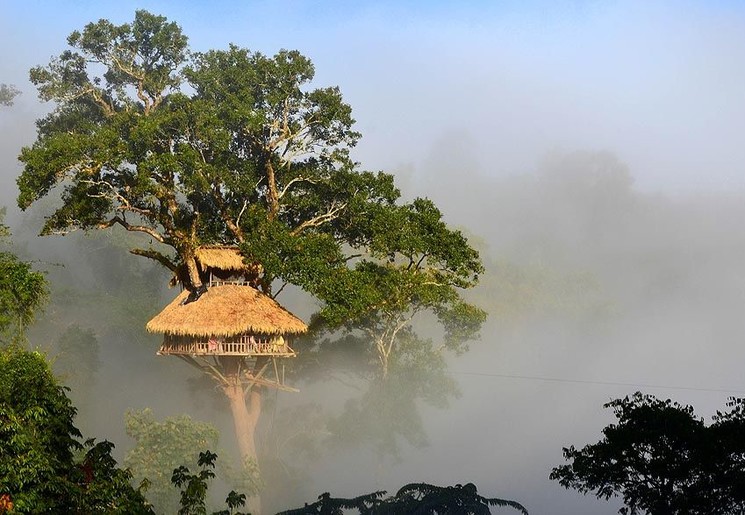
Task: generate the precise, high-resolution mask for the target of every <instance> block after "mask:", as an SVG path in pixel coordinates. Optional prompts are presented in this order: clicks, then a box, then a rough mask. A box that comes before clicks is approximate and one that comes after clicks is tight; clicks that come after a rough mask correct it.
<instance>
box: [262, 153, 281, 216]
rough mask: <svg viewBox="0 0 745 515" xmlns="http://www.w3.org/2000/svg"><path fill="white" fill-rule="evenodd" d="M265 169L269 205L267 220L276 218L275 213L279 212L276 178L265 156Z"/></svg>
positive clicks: (272, 167) (270, 163)
mask: <svg viewBox="0 0 745 515" xmlns="http://www.w3.org/2000/svg"><path fill="white" fill-rule="evenodd" d="M265 171H266V183H267V191H266V201H267V204H268V207H269V213H268V214H267V218H268V219H269V221H273V220H275V219H276V218H277V213H279V192H278V191H277V178H276V176H275V173H274V166H272V162H271V161H270V160H269V158H267V162H266V166H265Z"/></svg>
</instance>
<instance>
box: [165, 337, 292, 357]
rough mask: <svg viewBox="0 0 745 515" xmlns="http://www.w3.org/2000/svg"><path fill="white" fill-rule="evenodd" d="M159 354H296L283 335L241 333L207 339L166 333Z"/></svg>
mask: <svg viewBox="0 0 745 515" xmlns="http://www.w3.org/2000/svg"><path fill="white" fill-rule="evenodd" d="M158 354H189V355H216V356H294V355H295V351H294V350H292V348H291V347H290V346H289V345H288V343H287V340H285V339H284V338H283V337H281V336H272V337H269V336H256V335H246V334H244V335H240V336H236V337H232V338H230V339H226V340H220V339H218V338H210V339H208V340H207V341H204V340H197V339H194V338H189V337H186V336H173V335H166V337H165V338H164V340H163V345H161V346H160V350H158Z"/></svg>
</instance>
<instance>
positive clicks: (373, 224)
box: [18, 11, 484, 458]
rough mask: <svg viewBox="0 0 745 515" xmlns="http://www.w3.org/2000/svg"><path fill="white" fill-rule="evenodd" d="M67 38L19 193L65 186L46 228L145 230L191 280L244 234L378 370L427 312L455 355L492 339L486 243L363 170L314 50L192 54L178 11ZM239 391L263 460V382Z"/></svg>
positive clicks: (137, 250) (160, 255)
mask: <svg viewBox="0 0 745 515" xmlns="http://www.w3.org/2000/svg"><path fill="white" fill-rule="evenodd" d="M68 44H69V45H70V49H69V50H66V51H64V52H63V53H61V54H60V55H59V57H57V58H55V59H53V60H52V61H51V62H50V63H49V65H47V66H40V67H36V68H34V69H32V70H31V80H32V82H33V83H34V84H35V85H36V86H37V87H38V90H39V94H40V97H41V98H42V99H43V100H46V101H53V102H54V104H55V109H54V110H53V111H52V112H51V113H50V114H49V115H48V116H47V117H45V118H43V119H41V120H39V122H38V138H37V141H36V142H35V143H34V144H33V146H31V147H27V148H24V149H23V150H22V153H21V156H20V159H21V161H22V162H23V163H24V170H23V173H22V174H21V176H20V177H19V179H18V186H19V189H20V195H19V197H18V203H19V205H20V207H22V208H24V209H25V208H27V207H29V206H30V205H31V204H33V203H34V202H36V201H37V200H39V199H41V198H43V197H45V196H48V195H53V196H58V197H59V204H58V207H57V209H56V210H55V211H54V212H53V213H51V214H50V216H49V217H48V218H47V221H46V223H45V225H44V227H43V229H42V233H43V234H64V233H67V232H69V231H71V230H76V229H83V230H88V229H107V228H111V227H114V226H120V227H122V228H124V229H126V230H127V231H131V232H134V233H141V234H142V236H143V238H142V245H139V246H135V247H133V248H132V249H131V252H133V253H134V254H137V255H141V256H145V257H147V258H150V259H154V260H156V261H158V262H159V263H161V264H162V265H164V266H165V267H167V268H168V269H170V270H171V271H172V272H173V273H174V274H177V275H179V277H180V279H181V280H182V282H183V284H184V285H185V286H186V287H187V288H188V289H190V290H194V291H199V290H201V289H203V287H204V286H203V285H202V284H201V281H200V277H199V273H198V265H197V262H196V260H195V257H194V256H195V251H196V249H197V248H198V247H199V246H201V245H204V244H215V243H219V244H235V245H239V246H240V247H241V249H242V251H243V253H244V255H245V256H246V258H247V259H248V260H249V261H251V262H253V263H258V264H260V265H261V270H262V275H261V278H260V288H261V289H262V290H263V292H264V293H266V294H268V295H272V296H276V295H277V294H278V293H279V292H281V291H282V289H283V288H284V285H285V284H294V285H296V286H298V287H300V288H301V289H303V290H305V291H307V292H309V293H310V294H312V295H314V296H315V297H317V298H318V299H319V300H320V301H321V305H322V309H321V311H320V316H319V320H320V321H322V322H323V325H324V326H325V327H327V328H331V329H332V330H333V329H342V330H344V331H348V332H349V331H358V332H359V331H361V332H363V333H364V334H366V335H367V336H368V338H369V339H368V342H369V345H370V346H371V348H372V349H373V352H374V353H375V355H376V356H377V360H378V363H379V368H378V375H379V377H380V379H381V380H385V378H386V377H387V375H388V374H389V369H390V366H391V365H390V364H391V361H392V357H393V356H395V355H396V353H397V349H398V347H399V345H398V342H399V341H400V339H399V336H400V335H402V334H404V333H405V332H406V331H407V330H408V328H409V327H410V322H411V320H412V318H413V316H414V315H416V314H418V313H422V312H430V313H433V314H434V316H435V317H436V318H437V319H438V320H439V321H440V322H441V323H442V325H443V327H444V335H445V336H444V338H445V340H444V341H445V344H446V346H448V347H450V348H453V349H455V350H461V349H462V346H463V344H462V342H463V341H464V339H468V338H472V337H474V336H475V335H476V334H477V332H478V329H479V327H480V325H481V322H482V321H483V319H484V313H483V312H482V311H481V310H479V309H478V308H475V307H473V306H471V305H470V304H468V303H467V302H465V301H464V300H463V299H462V297H461V293H460V290H462V289H464V288H468V287H470V286H473V285H474V284H475V282H476V280H477V278H478V275H479V273H480V272H481V270H482V268H481V264H480V261H479V257H478V254H477V252H476V251H474V250H473V249H472V248H471V247H470V245H469V244H468V241H467V240H466V238H465V237H464V236H463V235H462V234H461V233H460V232H459V231H455V230H452V229H450V228H448V227H447V225H446V224H445V223H444V222H443V220H442V214H441V213H440V211H439V210H438V209H437V208H436V207H435V206H434V205H433V204H432V203H431V202H430V201H429V200H426V199H416V200H414V201H413V202H411V203H402V202H400V193H399V191H398V190H397V189H396V187H395V185H394V183H393V178H392V176H391V175H389V174H385V173H381V172H376V173H373V172H368V171H363V170H360V168H359V165H358V164H357V163H355V162H354V161H353V160H352V159H351V157H350V149H351V148H352V147H353V146H354V145H355V144H356V142H357V140H358V139H359V137H360V135H359V134H358V133H357V132H356V131H355V130H354V129H353V124H354V120H353V118H352V114H351V108H350V106H349V105H348V104H346V103H345V102H344V101H343V99H342V96H341V93H340V92H339V89H338V88H335V87H326V88H313V87H311V85H310V83H311V81H312V79H313V76H314V68H313V65H312V63H311V62H310V60H309V59H307V58H306V57H304V56H302V55H301V54H300V53H299V52H297V51H286V50H282V51H280V52H278V53H277V54H276V55H274V56H272V57H269V56H265V55H263V54H261V53H258V52H252V51H249V50H247V49H243V48H239V47H237V46H230V47H229V48H228V49H226V50H213V51H209V52H205V53H190V52H189V51H188V47H187V39H186V37H185V36H184V35H183V34H182V32H181V29H180V28H179V27H178V26H177V25H176V24H175V23H171V22H168V21H167V20H166V19H165V18H163V17H160V16H155V15H152V14H150V13H148V12H146V11H137V12H136V14H135V19H134V21H133V22H131V23H126V24H123V25H115V24H113V23H111V22H109V21H107V20H100V21H98V22H96V23H91V24H88V25H87V26H86V27H85V28H84V29H83V30H82V31H75V32H73V33H72V34H71V35H70V37H69V38H68ZM433 345H434V344H433ZM262 365H263V363H261V362H260V361H258V362H257V365H256V366H262ZM228 368H230V366H228ZM233 368H237V367H233ZM226 372H229V370H226ZM224 386H225V388H224V391H225V393H226V394H227V395H228V396H229V397H230V398H231V408H232V409H233V415H234V417H235V418H236V422H237V424H236V427H241V428H243V429H241V431H239V432H238V438H239V443H240V448H241V449H242V452H243V454H244V457H248V458H253V457H254V456H253V452H254V451H253V449H254V448H255V444H254V441H253V433H254V428H255V425H256V421H257V420H258V416H259V414H260V411H261V396H262V388H261V387H259V386H250V387H247V388H231V387H229V386H230V385H227V384H226V385H224Z"/></svg>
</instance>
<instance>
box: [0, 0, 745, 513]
mask: <svg viewBox="0 0 745 515" xmlns="http://www.w3.org/2000/svg"><path fill="white" fill-rule="evenodd" d="M237 4H238V3H233V2H227V1H225V2H215V3H212V4H210V7H205V6H202V5H200V4H199V3H196V2H195V3H193V4H192V3H185V4H182V3H177V2H145V3H144V4H137V5H134V4H131V3H130V2H117V3H95V4H93V3H92V4H90V5H88V4H87V3H81V4H77V5H76V6H74V7H73V6H69V7H65V8H62V7H59V6H57V5H52V4H51V3H50V4H43V3H36V4H30V5H27V4H26V3H25V2H6V3H4V4H3V5H2V7H0V8H1V9H2V11H3V16H2V18H1V19H0V46H1V47H2V49H3V50H2V52H3V55H2V59H0V82H2V83H10V84H15V85H16V86H17V87H18V88H19V89H20V90H21V91H22V94H21V95H20V96H19V97H18V98H17V100H16V104H15V105H14V106H13V107H11V108H2V110H0V130H2V134H3V138H2V139H0V206H7V208H8V214H7V217H6V223H9V225H10V226H11V229H12V231H13V235H14V242H15V244H16V251H17V252H18V253H19V254H20V255H21V256H22V257H23V258H24V259H29V260H34V261H35V262H36V266H37V267H38V268H40V269H43V270H45V271H46V272H47V274H48V278H49V281H50V289H51V292H52V300H51V301H50V303H49V305H48V307H47V310H46V312H45V313H44V314H43V315H42V316H41V317H40V322H39V323H38V324H37V325H36V326H35V327H34V328H32V331H31V332H30V334H29V340H30V341H31V342H32V343H33V344H35V345H38V346H39V347H41V348H42V349H48V350H49V352H50V354H51V355H53V356H54V355H55V353H56V352H57V351H58V348H57V344H58V341H57V338H58V336H59V334H60V333H61V332H62V331H63V330H64V329H65V328H66V327H67V326H69V325H70V324H74V323H77V324H79V325H80V326H81V327H85V328H90V329H92V330H93V331H94V332H95V334H96V336H97V339H98V342H99V344H100V347H101V348H100V362H101V365H100V368H99V369H98V371H97V373H96V374H95V376H93V378H83V379H82V383H78V388H77V390H76V389H75V387H76V384H75V383H74V381H75V380H78V381H81V378H77V379H76V378H74V377H72V376H71V377H70V380H71V382H73V383H72V384H73V391H72V398H73V399H74V400H75V401H76V403H77V404H78V405H79V408H80V413H79V421H78V422H79V424H80V426H81V428H82V429H83V432H84V433H85V434H91V435H96V436H97V437H99V438H108V439H110V440H112V441H113V442H115V443H116V444H117V449H116V454H117V457H119V458H121V457H122V456H124V454H125V453H126V452H127V450H128V446H131V440H129V439H128V437H127V436H126V434H125V432H124V413H125V412H126V411H127V410H130V409H142V408H145V407H150V408H152V409H153V410H154V412H155V415H156V416H157V417H158V418H163V417H166V416H171V415H178V414H182V413H188V414H190V415H191V416H192V417H194V418H195V419H199V420H203V421H210V422H212V423H215V424H216V425H217V426H218V427H219V428H220V429H221V431H222V432H223V433H224V435H223V436H222V437H221V445H222V446H224V447H225V448H226V449H229V448H230V445H232V443H231V442H232V435H231V434H230V427H229V424H230V420H229V414H228V412H227V411H226V409H225V408H224V407H221V405H220V402H219V400H216V397H214V396H211V395H210V394H209V391H208V392H207V393H204V392H203V391H202V392H200V390H199V389H198V388H195V383H194V381H189V380H188V379H189V378H190V377H191V378H194V377H195V375H194V373H193V372H192V371H191V370H189V369H188V367H186V366H185V365H184V364H183V363H181V362H180V361H179V360H175V359H173V358H166V357H156V356H155V355H154V354H155V350H156V349H157V346H158V344H159V338H158V337H157V336H153V335H148V334H146V333H145V330H144V324H145V322H146V321H147V320H148V319H149V318H150V317H151V316H152V315H153V314H155V313H156V312H157V311H159V310H160V309H161V308H162V306H163V305H164V304H165V303H166V302H168V301H170V300H171V299H172V297H173V296H174V295H175V291H174V290H169V289H167V288H166V283H167V280H168V274H166V273H165V272H164V271H163V270H161V269H159V268H156V267H155V266H153V265H152V264H151V263H149V262H147V261H146V260H143V259H140V258H137V257H134V256H130V255H129V254H127V252H126V248H127V247H126V244H125V243H123V241H124V240H126V239H127V238H132V237H134V236H131V235H124V234H122V233H121V232H116V231H114V232H113V233H111V234H91V235H83V234H73V235H69V236H66V237H64V238H62V237H46V238H38V237H37V236H36V234H37V233H38V230H39V228H40V226H41V220H42V218H43V216H44V206H43V205H42V206H36V207H34V208H33V209H31V210H29V211H28V212H25V213H20V212H19V211H18V209H17V208H16V207H15V198H16V195H17V190H16V188H15V178H16V177H17V176H18V174H19V173H20V171H21V167H20V164H19V163H18V162H17V160H16V157H17V155H18V153H19V150H20V148H21V147H22V146H23V145H29V144H31V143H32V142H33V141H34V137H35V133H34V121H35V120H36V119H37V118H38V117H40V116H41V115H42V114H43V113H44V112H45V109H47V107H45V106H43V105H41V104H40V103H39V102H38V101H37V99H36V95H35V92H34V90H33V87H32V86H31V85H30V84H29V82H28V78H27V73H28V69H29V68H31V67H32V66H35V65H37V64H45V63H46V62H48V60H49V57H50V56H51V55H53V54H58V53H59V52H60V51H61V50H62V49H63V48H64V41H65V38H66V36H67V34H69V33H70V32H71V31H72V30H75V29H78V28H80V27H82V26H83V25H84V24H85V23H88V22H89V21H93V20H97V19H98V18H109V19H111V20H112V21H115V22H117V23H123V22H125V21H129V20H131V18H132V13H133V12H134V10H135V8H145V9H148V10H150V11H151V12H153V13H157V14H162V15H165V16H167V17H168V18H169V19H170V20H173V21H176V22H177V23H179V24H180V25H181V26H182V27H183V28H184V32H185V33H186V34H187V35H189V36H190V38H191V39H190V41H191V45H192V47H194V48H195V49H198V50H206V49H211V48H224V47H226V46H227V44H228V43H229V42H235V43H237V44H240V45H243V46H247V47H249V48H252V49H257V50H261V51H263V52H265V53H268V54H273V53H274V52H275V51H276V50H278V49H279V48H293V49H295V48H296V49H298V50H300V51H301V52H302V53H303V54H305V55H307V56H308V57H310V58H311V59H312V60H313V62H314V64H315V66H316V71H317V75H316V80H315V81H314V84H315V85H339V86H340V88H341V91H342V93H343V94H344V98H345V100H346V101H347V102H349V103H350V104H351V105H352V108H353V110H354V116H355V118H356V119H357V121H358V123H357V129H358V130H359V131H360V132H361V133H362V134H363V137H362V140H361V142H360V144H359V145H358V147H357V148H356V149H355V151H354V157H355V159H356V160H358V161H360V162H361V163H362V166H363V168H365V169H371V170H377V169H383V170H385V171H388V172H390V173H393V174H394V175H395V176H396V179H397V181H398V185H399V186H400V187H401V188H402V190H403V193H404V196H405V197H406V198H413V197H415V196H428V197H430V198H432V199H433V200H434V201H435V202H436V203H437V205H438V206H439V207H440V208H441V209H442V211H443V212H444V213H445V217H446V219H447V221H448V222H449V223H451V224H453V225H454V226H456V227H459V228H460V229H462V230H463V231H464V232H465V233H467V234H468V235H469V237H470V238H471V241H472V243H473V245H474V246H476V247H477V248H478V249H479V250H480V252H481V253H482V258H483V260H484V264H485V266H486V269H487V271H486V273H485V274H484V275H483V277H482V279H481V283H480V285H479V286H478V287H477V288H476V289H474V290H473V291H471V292H468V295H469V298H470V299H471V300H473V301H474V302H476V303H477V304H478V305H479V306H481V307H482V308H483V309H485V310H486V311H487V312H488V313H489V318H488V321H487V323H486V325H485V326H484V328H483V330H482V331H481V334H482V337H481V340H480V341H478V342H473V343H472V344H471V345H470V350H469V351H468V352H467V353H465V354H463V355H461V356H449V357H448V362H449V366H450V373H451V374H452V377H453V378H454V379H455V380H456V381H457V384H458V389H459V391H460V395H459V396H458V397H457V398H453V399H452V400H451V401H450V403H449V406H447V407H437V406H432V405H429V404H426V403H423V404H421V405H420V409H421V415H422V422H423V423H422V428H423V429H424V435H426V445H425V442H424V441H421V442H420V443H421V444H422V445H421V446H417V445H411V444H409V443H406V442H402V443H401V447H400V454H399V455H398V456H397V457H386V458H385V459H383V460H380V459H377V458H376V457H374V456H372V454H373V453H372V451H371V450H370V448H369V447H368V446H365V445H361V446H355V445H351V446H342V444H341V443H339V444H338V445H339V446H338V447H330V448H326V447H321V448H319V454H317V455H310V456H307V455H305V454H302V453H297V454H296V455H288V456H284V458H285V459H286V460H287V464H288V466H297V467H299V469H300V470H301V471H302V478H303V481H302V482H301V483H299V484H298V485H297V488H296V489H295V490H294V491H293V493H292V495H291V497H290V498H287V499H286V501H287V503H286V504H285V505H283V506H277V508H278V509H279V508H287V507H290V506H295V505H298V506H299V505H302V503H303V502H306V501H311V500H313V499H314V498H315V496H316V495H318V494H319V493H321V492H324V491H331V492H332V493H333V494H335V495H339V496H352V495H357V494H361V493H366V492H370V491H373V490H375V489H387V490H389V491H391V490H395V489H396V488H397V487H399V486H401V485H403V484H404V483H407V482H411V481H426V482H430V483H438V484H455V483H465V482H473V483H475V484H476V485H477V486H478V488H479V491H480V492H481V493H482V494H484V495H494V496H500V497H505V498H510V499H514V500H517V501H519V502H521V503H522V504H524V505H525V506H526V508H528V510H529V511H530V513H531V514H536V515H541V514H567V515H569V514H588V515H589V514H612V513H616V512H617V510H618V508H619V506H620V505H618V504H617V503H614V502H608V503H606V502H602V501H597V500H595V499H594V498H589V497H588V498H585V497H583V496H581V495H579V494H577V493H576V492H573V491H566V490H564V489H563V488H561V487H560V486H559V485H558V484H556V483H553V482H551V481H549V480H548V474H549V472H550V470H551V468H552V467H554V466H556V465H559V464H561V463H562V462H563V460H562V455H561V448H562V446H567V445H569V444H575V445H582V444H585V443H589V442H594V441H596V440H597V439H598V438H599V436H600V430H601V429H602V428H603V427H604V426H606V425H607V424H608V423H609V422H610V421H611V413H608V412H606V411H604V410H603V409H602V404H603V403H605V402H607V401H608V400H610V399H611V398H616V397H619V396H623V395H626V394H630V393H632V392H634V391H636V390H641V391H644V392H647V393H652V394H655V395H657V396H659V397H663V398H667V397H670V398H673V399H675V400H677V401H679V402H681V403H684V404H692V405H693V406H695V407H696V410H697V413H698V414H699V415H702V416H706V417H709V416H710V415H712V414H713V413H714V412H715V411H716V410H717V409H721V408H722V406H723V405H724V402H725V400H726V398H727V397H728V396H730V395H740V396H743V395H745V384H743V380H742V373H741V370H742V366H741V364H742V362H743V360H744V359H745V346H743V341H745V322H743V320H745V318H744V317H743V316H742V311H743V308H744V305H745V260H743V256H745V230H743V220H745V174H744V173H743V167H745V147H744V146H743V145H742V143H741V141H740V139H741V135H742V134H743V133H744V129H745V127H743V125H745V116H743V114H745V95H743V93H742V92H743V91H745V76H743V69H742V66H741V63H742V62H743V59H744V58H745V31H744V30H743V28H744V27H745V11H744V10H743V8H742V6H740V5H738V3H735V2H732V3H730V2H706V3H704V2H683V3H677V4H676V6H675V7H672V6H671V5H670V4H665V3H662V2H623V3H622V2H602V3H601V2H565V3H560V4H554V3H551V2H528V3H527V4H525V3H522V2H507V3H504V4H500V6H499V7H494V6H491V5H487V3H486V2H484V3H483V4H481V3H476V4H472V5H471V6H470V7H465V6H462V7H449V6H447V5H446V4H444V3H443V4H439V3H437V4H435V5H434V6H430V5H429V4H427V3H424V2H422V3H412V4H409V5H408V6H407V7H402V6H400V5H397V4H396V3H393V2H391V3H386V2H384V3H382V4H375V6H373V5H371V4H367V3H359V4H358V5H355V6H349V5H347V4H345V3H341V2H338V3H337V2H331V3H328V4H325V5H324V7H322V8H317V7H315V6H313V5H312V3H310V2H307V3H306V2H300V3H297V4H290V3H284V2H280V3H270V2H249V3H246V4H243V3H242V4H240V6H239V5H237ZM558 5H561V7H558ZM279 300H280V301H281V302H282V303H283V304H284V305H286V306H287V307H288V308H289V309H290V310H292V311H293V312H295V313H296V314H298V315H299V316H301V317H302V318H304V319H305V320H308V318H309V317H310V315H311V314H312V313H313V312H314V310H315V308H317V306H316V305H315V304H314V302H313V300H312V299H309V298H308V297H306V296H304V295H301V294H299V293H297V292H293V291H289V292H288V293H286V294H285V293H283V294H282V296H280V298H279ZM298 350H299V351H300V352H302V348H300V349H298ZM299 386H300V387H301V389H302V391H301V393H299V394H289V393H279V394H278V395H277V400H276V405H273V406H272V408H271V410H267V416H268V417H270V420H272V421H278V422H276V423H277V424H281V423H282V421H283V420H286V418H283V417H286V416H287V411H285V410H287V409H289V408H296V407H298V406H300V407H302V406H306V405H308V404H314V405H316V406H317V408H314V409H318V410H319V412H323V413H339V412H340V411H341V410H342V409H343V408H344V403H345V401H346V400H347V399H349V398H352V397H354V395H355V391H354V390H353V389H350V388H348V387H345V386H344V385H343V384H341V383H339V382H335V381H332V380H329V381H321V382H314V383H309V384H300V385H299ZM208 390H209V389H208ZM284 424H285V425H286V426H291V425H292V422H284ZM507 512H508V510H505V513H507Z"/></svg>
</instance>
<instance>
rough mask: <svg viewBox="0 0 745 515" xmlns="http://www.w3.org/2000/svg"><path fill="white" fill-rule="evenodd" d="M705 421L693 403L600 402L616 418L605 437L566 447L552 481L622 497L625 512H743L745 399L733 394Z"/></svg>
mask: <svg viewBox="0 0 745 515" xmlns="http://www.w3.org/2000/svg"><path fill="white" fill-rule="evenodd" d="M728 406H729V408H730V409H729V410H727V411H725V412H718V413H717V414H716V415H715V416H714V420H713V423H712V424H710V425H708V426H707V425H706V424H705V423H704V421H703V420H702V419H700V418H698V417H696V416H695V415H694V412H693V408H692V407H691V406H681V405H680V404H678V403H675V402H672V401H670V400H664V401H663V400H660V399H657V398H655V397H653V396H650V395H642V394H641V393H639V392H637V393H636V394H634V395H633V396H631V397H624V398H623V399H616V400H614V401H611V402H609V403H607V404H606V405H605V407H606V408H612V409H613V412H614V414H615V416H616V418H617V423H615V424H611V425H609V426H608V427H606V428H605V429H603V439H602V440H600V441H599V442H597V443H595V444H590V445H586V446H584V447H583V448H582V449H577V448H575V447H574V446H571V447H568V448H565V449H564V457H565V458H566V459H567V461H569V463H568V464H565V465H561V466H559V467H556V468H554V469H553V471H552V472H551V479H554V480H556V481H558V482H559V483H560V484H561V485H562V486H564V487H566V488H574V489H576V490H578V491H579V492H582V493H584V494H587V493H591V494H593V495H595V496H596V497H598V498H600V499H610V498H611V497H615V496H620V497H622V498H623V501H624V504H625V505H626V506H625V507H624V508H621V510H620V513H622V514H632V515H633V514H639V513H649V514H650V515H677V514H681V515H682V514H692V515H695V514H701V515H704V514H710V513H732V514H736V513H745V443H743V434H745V402H743V400H742V399H731V400H730V402H729V403H728Z"/></svg>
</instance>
